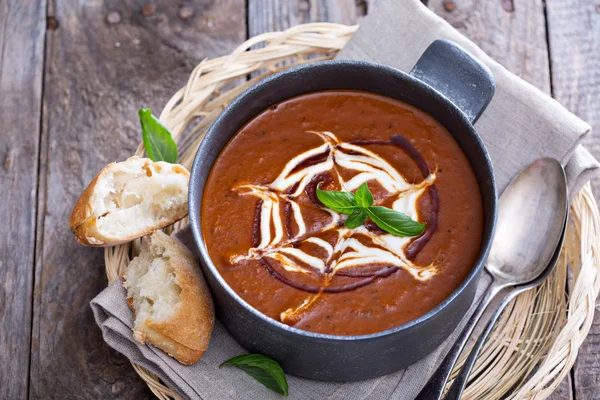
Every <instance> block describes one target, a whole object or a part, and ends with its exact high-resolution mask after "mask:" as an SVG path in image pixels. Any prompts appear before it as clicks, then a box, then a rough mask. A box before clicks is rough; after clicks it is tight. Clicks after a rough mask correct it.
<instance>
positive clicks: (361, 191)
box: [354, 182, 373, 208]
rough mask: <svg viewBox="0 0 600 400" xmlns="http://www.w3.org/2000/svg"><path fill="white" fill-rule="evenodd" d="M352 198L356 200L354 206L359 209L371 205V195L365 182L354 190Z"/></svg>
mask: <svg viewBox="0 0 600 400" xmlns="http://www.w3.org/2000/svg"><path fill="white" fill-rule="evenodd" d="M354 197H355V198H356V205H357V206H359V207H362V208H367V207H370V206H372V205H373V195H372V194H371V191H370V190H369V185H367V182H364V183H363V184H362V185H360V186H359V187H358V189H356V192H355V193H354Z"/></svg>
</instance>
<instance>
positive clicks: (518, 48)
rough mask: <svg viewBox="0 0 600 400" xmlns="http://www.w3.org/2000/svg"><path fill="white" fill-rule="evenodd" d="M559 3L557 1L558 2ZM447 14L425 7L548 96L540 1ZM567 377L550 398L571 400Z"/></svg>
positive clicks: (466, 0)
mask: <svg viewBox="0 0 600 400" xmlns="http://www.w3.org/2000/svg"><path fill="white" fill-rule="evenodd" d="M558 1H560V0H558ZM455 5H456V6H455V8H454V9H453V10H452V11H448V6H446V7H445V6H444V3H443V2H442V1H437V0H436V1H429V2H428V6H429V8H430V9H432V10H433V11H434V12H435V13H436V14H438V15H439V16H441V17H442V18H444V19H445V20H446V21H448V22H449V23H450V24H451V25H452V26H454V27H455V28H456V29H458V30H459V31H460V32H461V33H463V34H464V35H465V36H467V37H468V38H470V39H471V40H472V41H473V42H475V43H476V44H477V45H478V46H479V47H481V48H482V49H483V50H484V51H485V52H486V53H487V54H488V55H489V56H491V57H492V58H494V59H495V60H496V61H498V62H500V63H501V64H502V65H503V66H504V67H505V68H506V69H508V70H509V71H510V72H512V73H513V74H516V75H517V76H519V77H521V78H523V79H524V80H526V81H527V82H529V83H531V84H532V85H534V86H536V87H537V88H538V89H540V90H542V91H544V92H545V93H547V94H551V82H550V65H549V54H548V44H547V38H546V18H545V14H544V4H543V2H542V0H508V1H477V0H460V1H456V2H455ZM572 398H573V397H572V388H571V377H570V376H567V378H566V379H564V380H563V382H561V384H560V386H559V387H558V388H557V390H556V391H555V392H554V393H553V395H552V396H551V397H550V399H552V400H571V399H572Z"/></svg>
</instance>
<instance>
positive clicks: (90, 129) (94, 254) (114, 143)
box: [30, 0, 246, 399]
mask: <svg viewBox="0 0 600 400" xmlns="http://www.w3.org/2000/svg"><path fill="white" fill-rule="evenodd" d="M147 3H148V4H150V3H151V2H149V1H141V0H140V1H119V0H106V1H100V0H89V1H86V2H78V1H74V0H73V1H60V2H57V4H56V7H55V9H54V8H52V13H53V14H54V15H55V17H56V20H57V22H58V29H56V30H54V31H49V32H48V37H47V63H46V65H47V68H46V75H45V82H46V85H45V90H44V108H45V113H44V121H43V124H44V129H43V134H44V137H43V138H42V144H43V146H45V147H44V148H43V149H42V152H43V155H42V159H43V160H45V161H44V163H43V165H42V171H44V173H45V176H44V177H42V182H43V184H44V189H43V190H44V194H45V196H44V198H45V203H43V204H42V205H41V210H40V212H43V213H44V220H43V221H42V222H40V226H41V229H40V230H41V232H39V235H38V237H40V238H41V239H40V241H39V243H40V247H41V249H40V252H39V260H38V263H37V264H38V271H37V274H36V284H35V289H36V291H35V298H34V304H35V308H34V313H35V316H34V326H33V339H32V343H33V348H32V357H31V385H30V395H31V397H33V398H44V399H67V398H78V399H108V398H130V399H140V398H150V397H152V396H151V393H150V391H149V390H148V389H147V387H146V385H145V383H144V382H143V381H142V380H141V379H140V378H139V377H138V376H137V375H136V373H135V372H134V370H133V369H132V368H131V365H130V364H129V362H128V361H127V359H126V358H125V357H123V356H121V355H120V354H118V353H116V352H115V351H113V350H111V349H110V348H109V347H108V346H107V345H106V344H105V343H104V341H103V340H102V337H101V333H100V330H99V329H98V327H96V326H95V323H94V321H93V316H92V312H91V309H90V307H89V301H90V300H91V299H92V298H93V297H94V296H95V295H96V294H97V293H99V292H100V291H101V290H102V289H104V288H105V287H106V285H107V280H106V277H105V272H104V259H103V250H102V249H92V248H85V247H82V246H79V245H77V244H76V243H75V241H74V239H73V237H72V235H71V233H70V231H69V229H68V227H67V220H68V217H69V214H70V211H71V207H72V206H73V204H74V202H75V200H76V199H77V197H78V196H79V194H80V193H81V191H82V190H83V189H84V187H85V186H86V185H87V184H88V183H89V182H90V181H91V179H92V178H93V176H94V175H95V174H96V173H97V172H98V171H99V170H100V169H101V168H102V167H103V166H104V165H105V164H107V163H109V162H111V161H114V160H123V159H125V158H127V157H128V156H129V155H131V154H132V152H133V151H134V150H135V148H136V146H137V144H138V142H139V140H140V137H141V136H140V135H141V133H140V128H139V122H138V119H137V110H138V109H139V108H140V107H144V106H149V107H151V108H152V109H153V110H154V111H155V113H158V112H160V109H161V108H162V106H163V104H164V103H165V102H166V101H167V100H168V99H169V97H170V96H171V95H172V94H173V93H174V92H175V91H176V90H178V89H179V88H180V87H181V86H183V85H184V84H185V82H186V81H187V79H188V76H189V73H190V72H191V70H192V68H193V67H194V66H195V65H196V64H197V63H198V62H199V61H200V60H201V59H203V58H204V57H212V56H216V55H221V54H227V53H228V52H231V51H232V50H233V48H234V47H235V46H236V45H237V44H239V43H240V42H242V41H243V40H244V39H245V32H246V27H245V2H244V0H221V1H218V2H217V1H212V0H195V1H190V2H187V3H186V5H185V6H186V7H189V9H186V10H185V12H182V10H181V7H183V6H182V3H180V2H175V1H168V0H165V1H158V0H157V1H154V2H152V3H151V4H152V5H153V7H151V8H150V9H149V8H148V6H145V5H146V4H147ZM182 16H183V17H182ZM184 17H185V18H184ZM41 190H42V189H41Z"/></svg>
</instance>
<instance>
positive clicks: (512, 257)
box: [415, 158, 568, 400]
mask: <svg viewBox="0 0 600 400" xmlns="http://www.w3.org/2000/svg"><path fill="white" fill-rule="evenodd" d="M567 204H568V200H567V184H566V178H565V172H564V170H563V168H562V166H561V165H560V163H559V162H558V161H556V160H554V159H549V158H543V159H539V160H536V161H534V162H533V163H532V164H531V165H529V166H528V167H527V168H525V169H524V170H523V171H521V173H520V174H519V175H518V176H517V177H516V178H515V179H514V180H513V181H512V182H511V183H510V184H509V185H508V187H507V188H506V190H505V191H504V193H503V194H502V196H501V197H500V201H499V210H498V225H497V229H496V234H495V236H494V241H493V242H492V248H491V250H490V256H489V258H488V262H487V265H486V267H485V268H486V270H487V272H488V273H489V274H490V275H491V277H492V283H491V284H490V285H489V286H488V288H487V289H486V292H485V294H484V295H483V296H482V298H481V300H480V303H479V305H478V307H477V308H476V309H475V311H474V312H473V314H472V315H471V318H469V321H468V322H467V324H466V325H465V327H464V328H463V331H462V332H461V334H460V335H459V337H458V338H457V340H456V342H455V344H454V345H453V346H452V348H451V349H450V352H449V353H448V354H447V355H446V358H444V361H442V363H441V364H440V366H439V367H438V369H437V370H436V371H435V372H434V373H433V375H432V376H431V378H430V379H429V381H428V382H427V383H426V384H425V387H424V388H423V389H422V390H421V392H420V393H419V394H418V395H417V397H416V398H415V400H439V399H441V397H442V392H443V390H444V387H445V385H446V382H447V381H448V377H449V376H450V373H451V372H452V369H453V367H454V364H455V363H456V360H457V359H458V356H459V355H460V353H461V351H462V349H463V347H464V345H465V343H466V342H467V339H468V338H469V336H470V335H471V333H472V332H473V329H474V328H475V326H476V325H477V322H478V321H479V319H480V318H481V315H482V314H483V312H484V311H485V309H486V307H487V306H488V305H489V303H490V302H491V301H492V299H493V298H494V297H496V295H497V294H498V293H500V292H501V291H503V290H504V289H506V288H513V290H515V289H514V287H515V286H519V288H518V289H516V290H519V293H520V292H522V291H523V290H526V289H523V288H522V286H523V285H528V284H532V283H533V282H538V281H537V279H538V278H540V282H541V280H543V279H542V277H543V278H545V277H546V274H547V273H548V272H549V269H550V268H548V267H549V266H550V265H551V264H552V260H553V257H554V254H555V252H557V248H558V247H559V246H560V244H561V243H562V235H563V231H564V227H565V224H566V218H567ZM538 284H539V283H538ZM517 294H518V293H517ZM510 296H512V297H514V296H516V294H514V295H512V292H511V295H510ZM512 297H511V298H512ZM505 302H506V301H505ZM505 302H503V304H502V307H504V306H505V304H504V303H505ZM496 314H498V316H499V314H500V313H499V312H497V313H496ZM495 316H496V315H495ZM496 318H497V316H496ZM491 322H495V321H491ZM490 330H491V328H490ZM484 340H485V338H484ZM481 344H483V343H481ZM476 357H477V354H474V355H473V360H471V361H472V362H473V363H474V361H475V358H476ZM472 366H473V365H472V364H471V365H470V366H468V365H467V364H465V367H468V368H467V369H468V370H465V368H464V367H463V371H465V372H464V373H465V375H466V377H462V378H461V379H463V380H464V381H463V382H460V381H459V380H458V379H459V377H457V379H456V380H455V382H454V383H453V386H454V385H456V388H455V392H452V395H454V396H456V393H458V395H460V393H461V392H462V389H463V388H464V384H465V383H466V378H467V377H468V374H469V372H470V369H471V367H472ZM461 373H462V372H461ZM459 385H461V386H460V387H459ZM447 398H448V399H455V398H458V397H450V396H448V397H447Z"/></svg>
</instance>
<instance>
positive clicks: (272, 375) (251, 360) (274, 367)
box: [219, 354, 288, 397]
mask: <svg viewBox="0 0 600 400" xmlns="http://www.w3.org/2000/svg"><path fill="white" fill-rule="evenodd" d="M223 365H235V366H236V367H238V368H239V369H241V370H242V371H244V372H245V373H247V374H248V375H250V376H251V377H253V378H254V379H256V380H257V381H258V382H260V383H262V384H263V385H265V386H266V387H267V388H269V389H271V390H273V391H275V392H277V393H281V394H282V395H284V396H285V397H287V396H288V383H287V379H286V378H285V373H284V372H283V369H281V366H280V365H279V363H278V362H277V361H275V360H273V359H271V358H269V357H267V356H263V355H262V354H244V355H241V356H236V357H233V358H231V359H229V360H227V361H225V362H224V363H223V364H221V365H219V368H221V367H222V366H223Z"/></svg>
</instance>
